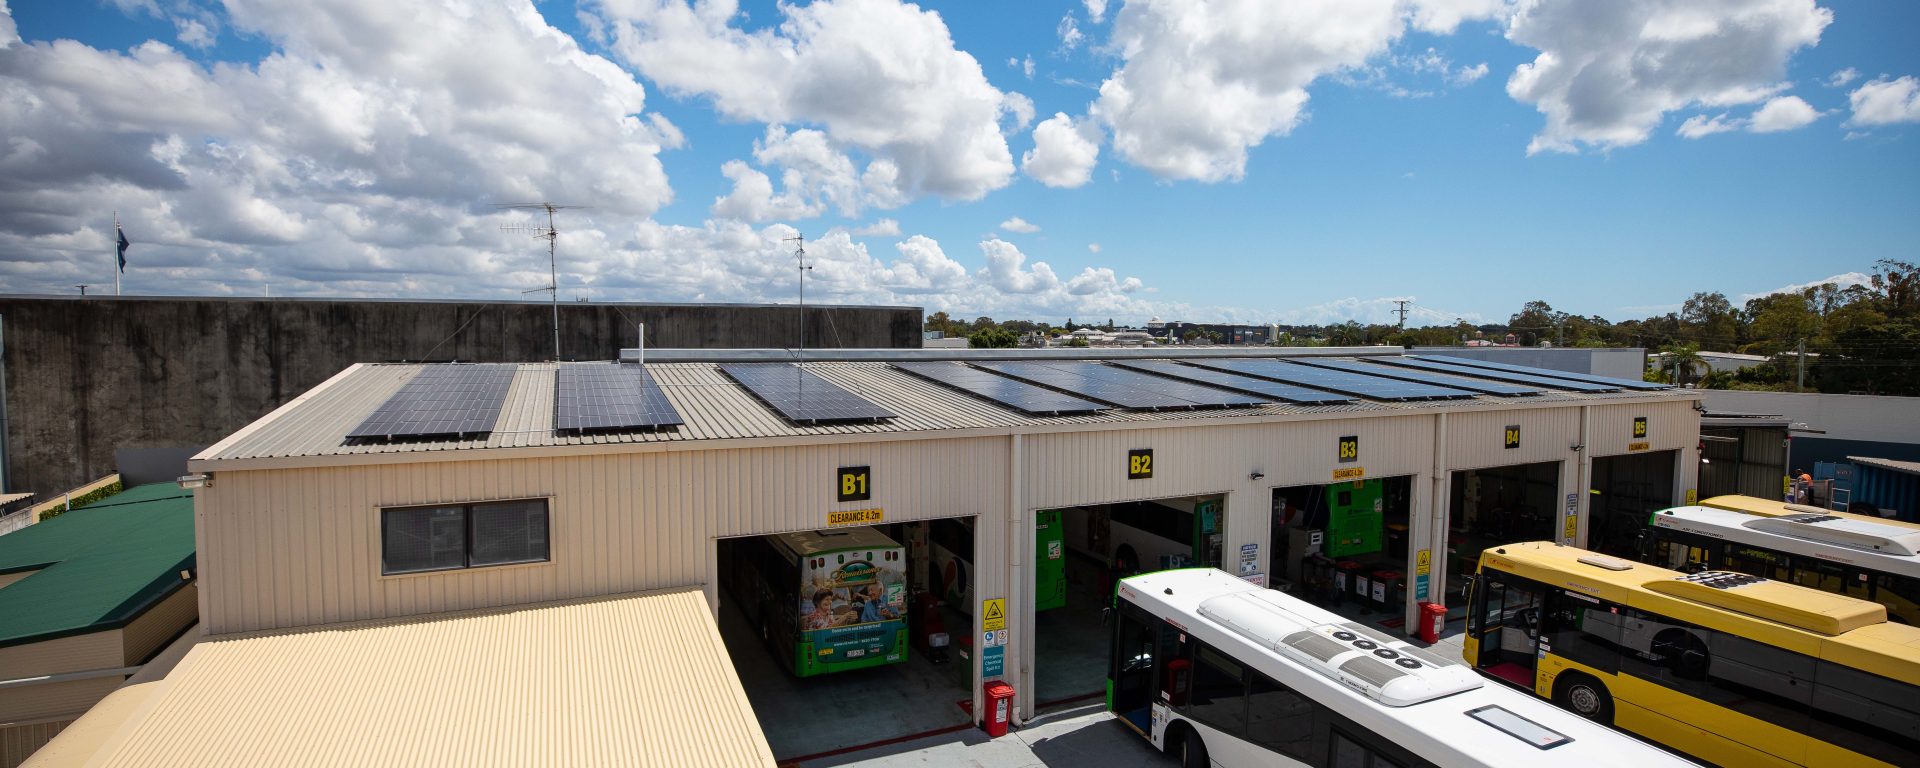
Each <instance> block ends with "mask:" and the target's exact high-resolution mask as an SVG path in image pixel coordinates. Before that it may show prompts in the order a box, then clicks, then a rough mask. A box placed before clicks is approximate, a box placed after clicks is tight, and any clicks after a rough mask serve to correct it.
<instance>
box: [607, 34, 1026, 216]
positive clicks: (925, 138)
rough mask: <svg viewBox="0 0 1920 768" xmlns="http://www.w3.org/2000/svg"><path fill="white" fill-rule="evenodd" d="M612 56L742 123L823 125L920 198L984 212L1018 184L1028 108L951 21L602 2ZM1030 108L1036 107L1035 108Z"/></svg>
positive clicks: (840, 142) (831, 135)
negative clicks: (752, 16) (975, 205)
mask: <svg viewBox="0 0 1920 768" xmlns="http://www.w3.org/2000/svg"><path fill="white" fill-rule="evenodd" d="M588 8H589V13H592V14H594V18H596V19H598V20H599V23H600V24H602V25H604V26H605V28H606V29H607V30H609V32H610V34H611V37H612V46H611V47H612V50H613V51H614V52H615V54H616V55H617V56H619V57H620V58H621V59H622V60H624V61H626V62H627V63H629V64H631V65H632V66H633V67H634V68H636V69H638V70H639V71H640V73H641V74H643V75H645V76H646V77H648V78H649V79H651V80H653V81H654V82H656V83H659V84H660V85H661V87H663V88H665V89H667V90H668V91H669V92H671V93H673V94H676V95H681V96H700V97H705V98H708V99H711V100H712V104H713V107H714V108H715V109H716V110H717V111H718V112H719V113H720V114H721V115H722V116H725V117H728V118H732V119H739V120H754V121H759V122H764V123H769V124H787V123H804V124H809V125H817V126H820V128H821V131H822V132H823V133H824V134H825V136H826V137H827V138H828V139H830V140H831V141H832V142H833V143H834V145H835V146H836V147H839V148H853V149H858V150H859V151H861V152H863V153H866V154H867V155H869V156H870V157H872V158H873V159H874V161H875V162H879V161H884V162H886V163H889V164H891V167H892V169H893V172H894V174H895V175H894V177H893V178H892V179H891V184H890V186H891V187H892V188H894V189H898V190H900V191H901V192H902V193H903V194H905V195H907V196H908V197H913V196H918V195H922V194H932V195H937V196H940V197H943V198H947V199H952V200H975V199H979V198H980V197H982V196H984V195H986V194H987V193H988V192H991V191H993V190H995V189H999V188H1001V187H1004V186H1006V185H1007V183H1008V182H1009V181H1010V180H1011V177H1012V175H1013V172H1014V166H1013V155H1012V153H1011V151H1009V150H1008V148H1007V142H1006V137H1005V136H1004V135H1003V134H1002V133H1001V130H1000V127H999V121H1000V119H1001V117H1002V116H1003V114H1006V113H1009V112H1010V111H1012V110H1016V109H1017V105H1019V104H1020V103H1021V102H1022V101H1024V97H1022V98H1021V99H1012V98H1010V97H1009V94H1006V93H1002V92H1001V91H1000V90H999V89H997V88H995V87H993V86H992V85H991V84H989V83H988V82H987V79H986V75H985V73H983V72H982V71H981V68H980V63H979V62H978V61H976V60H975V59H974V58H973V56H971V55H969V54H968V53H966V52H964V51H961V50H959V49H958V48H956V47H955V46H954V42H953V38H952V36H951V35H950V34H949V33H948V31H947V26H946V23H945V22H943V21H942V20H941V18H940V15H939V14H937V13H934V12H932V11H927V10H923V9H921V8H919V7H918V6H914V5H909V4H905V3H902V2H898V0H820V1H819V2H814V3H810V4H807V5H788V4H782V5H780V6H779V8H780V12H781V14H782V16H783V20H782V21H781V23H780V24H779V25H778V26H777V27H775V28H769V29H763V30H758V31H753V32H749V31H745V30H743V29H740V28H738V27H735V26H732V25H731V22H732V21H734V20H735V19H736V18H737V16H738V14H737V13H736V11H737V10H738V9H737V7H736V5H735V3H733V2H727V1H726V0H714V1H712V2H701V3H698V4H691V5H690V4H688V3H686V2H682V1H681V0H599V2H595V3H592V4H590V5H589V6H588ZM1026 104H1027V105H1028V108H1029V109H1030V107H1031V102H1030V101H1029V102H1026Z"/></svg>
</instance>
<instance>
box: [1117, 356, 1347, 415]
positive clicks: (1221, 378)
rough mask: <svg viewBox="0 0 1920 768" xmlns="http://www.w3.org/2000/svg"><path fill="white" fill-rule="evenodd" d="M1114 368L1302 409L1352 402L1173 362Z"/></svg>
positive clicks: (1124, 362) (1134, 362) (1125, 362)
mask: <svg viewBox="0 0 1920 768" xmlns="http://www.w3.org/2000/svg"><path fill="white" fill-rule="evenodd" d="M1113 364H1114V365H1117V366H1120V367H1122V368H1132V369H1134V370H1136V371H1146V372H1147V373H1152V374H1157V375H1160V376H1167V377H1171V378H1175V379H1185V380H1187V381H1194V382H1199V383H1201V384H1206V385H1209V386H1215V387H1221V388H1224V389H1231V390H1234V391H1237V392H1249V393H1252V394H1256V395H1261V396H1265V397H1271V398H1273V399H1275V400H1285V401H1287V402H1289V403H1299V404H1301V405H1333V404H1337V403H1351V402H1353V398H1352V397H1351V396H1348V395H1336V394H1332V393H1330V392H1321V391H1318V390H1312V389H1307V388H1306V387H1296V386H1294V385H1292V384H1282V383H1280V382H1277V381H1268V380H1266V379H1256V378H1252V377H1250V376H1239V375H1236V374H1231V373H1227V372H1226V371H1216V370H1213V369H1211V368H1195V367H1193V366H1191V365H1181V364H1179V363H1176V362H1173V361H1172V360H1115V361H1113Z"/></svg>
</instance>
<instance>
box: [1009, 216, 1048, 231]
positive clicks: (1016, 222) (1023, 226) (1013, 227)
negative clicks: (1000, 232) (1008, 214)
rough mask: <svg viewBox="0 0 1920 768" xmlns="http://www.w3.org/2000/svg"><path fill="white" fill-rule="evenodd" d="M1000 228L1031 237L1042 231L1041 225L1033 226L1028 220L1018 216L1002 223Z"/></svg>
mask: <svg viewBox="0 0 1920 768" xmlns="http://www.w3.org/2000/svg"><path fill="white" fill-rule="evenodd" d="M1000 228H1001V229H1004V230H1006V231H1008V232H1019V233H1020V234H1023V235H1030V234H1033V233H1035V232H1038V231H1040V227H1039V225H1036V224H1032V223H1030V222H1028V221H1027V220H1026V219H1023V218H1020V217H1018V216H1015V217H1013V218H1011V219H1007V220H1006V221H1003V222H1000Z"/></svg>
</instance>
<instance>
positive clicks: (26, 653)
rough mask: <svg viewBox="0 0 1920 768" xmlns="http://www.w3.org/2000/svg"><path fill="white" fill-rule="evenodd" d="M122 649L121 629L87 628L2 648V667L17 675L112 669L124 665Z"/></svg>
mask: <svg viewBox="0 0 1920 768" xmlns="http://www.w3.org/2000/svg"><path fill="white" fill-rule="evenodd" d="M122 653H123V652H122V651H121V646H120V631H119V630H117V629H110V630H107V631H104V632H88V633H87V634H84V635H73V636H71V637H60V638H55V639H52V640H42V641H40V642H37V643H27V644H24V645H10V646H7V647H4V648H0V670H5V674H4V678H6V679H18V678H22V677H37V676H39V675H57V674H60V673H62V672H83V671H86V670H89V669H112V668H115V667H120V666H125V662H123V661H122V660H121V659H122V658H123V656H122Z"/></svg>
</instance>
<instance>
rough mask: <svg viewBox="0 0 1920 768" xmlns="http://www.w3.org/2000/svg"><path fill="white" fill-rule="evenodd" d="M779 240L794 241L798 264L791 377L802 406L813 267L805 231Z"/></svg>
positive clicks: (805, 382)
mask: <svg viewBox="0 0 1920 768" xmlns="http://www.w3.org/2000/svg"><path fill="white" fill-rule="evenodd" d="M781 242H785V243H794V247H793V260H794V263H795V264H796V265H797V266H798V269H799V273H800V338H799V342H800V343H799V345H798V347H797V348H798V349H799V354H800V364H799V365H798V366H797V367H795V368H794V374H793V378H794V384H795V389H796V390H797V391H798V393H799V400H800V403H801V405H803V406H804V405H805V404H806V400H807V377H806V370H807V272H808V271H810V270H812V269H813V267H810V266H807V235H806V233H804V232H795V233H793V237H789V238H787V239H785V240H782V241H781Z"/></svg>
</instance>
